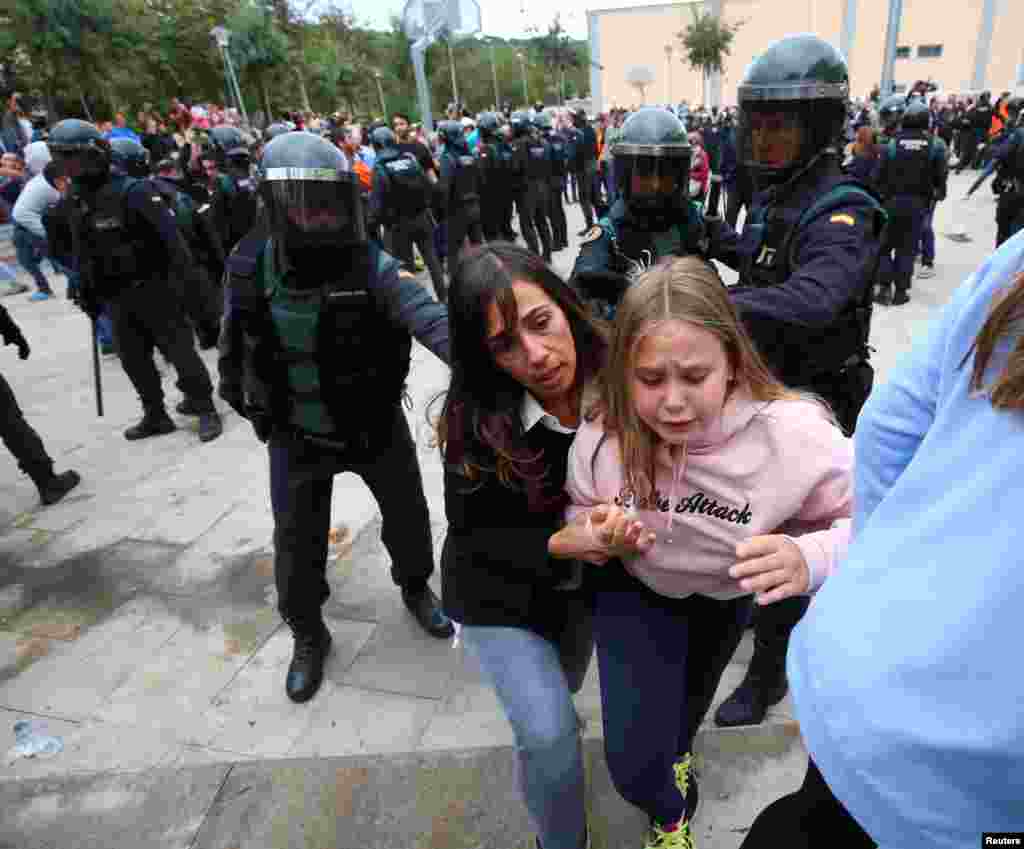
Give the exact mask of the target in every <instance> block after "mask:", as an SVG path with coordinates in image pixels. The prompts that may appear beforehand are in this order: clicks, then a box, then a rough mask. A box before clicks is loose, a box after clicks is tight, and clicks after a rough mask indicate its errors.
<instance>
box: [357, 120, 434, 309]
mask: <svg viewBox="0 0 1024 849" xmlns="http://www.w3.org/2000/svg"><path fill="white" fill-rule="evenodd" d="M370 141H371V142H372V144H373V149H374V150H375V151H376V152H377V159H376V162H375V163H374V166H373V190H372V193H371V195H370V220H371V222H372V223H371V226H370V229H371V232H372V231H373V229H374V227H375V226H376V225H377V224H383V225H384V228H385V230H386V233H387V241H386V242H385V244H386V245H387V246H388V250H389V251H390V253H391V254H392V256H395V257H397V258H398V259H400V260H401V261H402V265H403V266H404V268H405V270H406V271H408V272H409V273H410V274H415V273H416V264H415V260H414V258H413V253H412V250H413V244H415V245H416V247H417V248H418V249H419V252H420V256H422V257H423V262H424V263H426V266H427V268H428V269H429V270H430V279H431V280H432V281H433V282H434V291H435V292H436V293H437V299H438V300H439V301H444V300H446V296H447V289H446V287H445V282H444V272H443V271H442V270H441V263H440V261H439V260H438V258H437V252H436V251H435V250H434V220H433V218H432V217H431V215H430V201H431V195H432V193H433V186H432V184H431V182H430V180H429V179H428V178H427V175H426V173H425V172H424V171H423V168H422V167H420V164H419V162H417V161H416V157H415V156H413V155H412V154H411V153H402V152H401V151H400V150H399V149H398V140H397V139H396V138H395V134H394V133H393V132H391V130H389V129H388V128H387V127H378V128H377V129H375V130H374V131H373V132H372V133H370Z"/></svg>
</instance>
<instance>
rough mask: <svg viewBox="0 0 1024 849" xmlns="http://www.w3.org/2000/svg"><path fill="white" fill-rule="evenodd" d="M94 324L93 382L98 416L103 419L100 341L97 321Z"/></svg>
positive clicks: (92, 320) (93, 321) (93, 320)
mask: <svg viewBox="0 0 1024 849" xmlns="http://www.w3.org/2000/svg"><path fill="white" fill-rule="evenodd" d="M91 323H92V338H91V340H90V343H91V345H92V380H93V388H94V389H95V390H96V415H97V416H99V417H100V418H103V378H102V377H101V375H100V339H99V333H98V331H97V328H96V319H95V318H94V319H91Z"/></svg>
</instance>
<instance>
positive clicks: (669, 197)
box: [613, 144, 693, 215]
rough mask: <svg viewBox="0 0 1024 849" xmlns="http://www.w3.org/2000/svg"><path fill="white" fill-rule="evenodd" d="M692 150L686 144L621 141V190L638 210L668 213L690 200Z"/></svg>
mask: <svg viewBox="0 0 1024 849" xmlns="http://www.w3.org/2000/svg"><path fill="white" fill-rule="evenodd" d="M692 153H693V152H692V149H691V148H690V147H689V146H688V145H683V144H665V145H647V144H617V145H615V147H614V151H613V154H614V156H615V170H616V175H617V189H618V191H619V193H620V195H621V196H622V198H623V200H624V201H625V202H626V204H627V206H629V208H630V210H631V211H633V212H634V213H637V214H641V215H644V214H646V215H659V214H667V213H670V212H672V211H673V210H677V209H680V208H681V207H682V206H683V205H684V204H685V203H686V193H687V186H688V182H689V178H690V163H691V159H692Z"/></svg>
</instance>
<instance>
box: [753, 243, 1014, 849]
mask: <svg viewBox="0 0 1024 849" xmlns="http://www.w3.org/2000/svg"><path fill="white" fill-rule="evenodd" d="M1022 310H1024V233H1020V234H1018V235H1017V236H1015V237H1014V238H1012V239H1010V240H1009V241H1007V242H1006V243H1005V244H1004V245H1003V246H1002V247H1001V248H1000V249H999V250H998V251H997V252H996V253H995V254H993V255H992V256H991V257H989V259H988V260H986V261H985V263H984V264H983V265H982V266H981V267H980V268H979V269H978V270H977V271H976V272H975V273H974V274H973V275H971V277H969V278H968V279H967V281H966V282H964V283H963V285H961V286H960V288H959V289H958V290H957V291H956V292H955V293H954V295H953V297H952V299H951V301H950V302H949V303H948V304H947V305H946V307H945V308H944V309H943V311H942V313H941V314H940V315H939V317H938V319H937V320H936V321H935V322H934V324H933V325H932V326H931V328H930V330H929V331H928V333H927V335H926V336H923V337H922V338H921V339H920V340H918V341H917V343H916V344H915V345H914V347H913V349H912V350H911V351H910V352H909V353H908V354H907V355H906V356H905V358H904V359H903V361H902V362H901V363H900V365H899V366H898V367H897V368H896V370H895V371H894V373H893V374H892V376H891V377H890V379H889V380H888V382H886V383H885V384H883V385H882V386H880V387H878V388H877V389H876V390H875V391H874V393H873V394H872V395H871V397H870V398H869V399H868V401H867V403H866V404H865V406H864V409H863V411H862V412H861V415H860V419H859V421H858V423H857V431H856V434H855V436H854V444H855V454H856V459H855V465H854V489H855V504H854V517H853V529H852V536H851V541H850V544H849V548H848V550H847V553H846V556H845V558H839V559H838V563H839V565H838V566H837V568H836V569H835V572H834V574H832V575H831V576H830V577H828V579H827V580H826V581H825V582H824V586H823V587H822V589H821V590H820V591H819V592H818V593H817V594H816V596H815V598H814V601H813V603H812V604H811V606H810V609H809V610H808V612H807V614H806V615H805V616H804V618H803V620H802V621H801V622H800V624H799V625H798V626H797V628H796V630H795V631H794V632H793V636H792V639H791V641H790V647H789V654H788V657H787V673H788V675H789V682H790V687H791V689H792V693H793V700H794V702H795V705H796V715H797V718H798V719H799V721H800V728H801V731H802V733H803V737H804V741H805V743H806V746H807V749H808V751H809V753H810V758H811V762H810V764H809V767H808V772H807V778H806V779H805V781H804V784H803V786H802V787H801V788H800V790H799V791H797V792H796V793H795V794H793V795H791V796H787V797H785V798H783V799H780V800H778V801H776V802H774V803H773V804H772V805H770V806H769V807H768V808H766V809H765V810H764V811H763V812H762V813H761V815H760V816H759V817H758V819H757V820H756V821H755V823H754V825H753V827H752V828H751V831H750V832H749V834H748V835H747V839H746V840H745V841H744V842H743V849H754V848H755V847H761V846H765V847H768V846H771V847H776V846H786V847H805V846H824V845H832V844H836V845H838V844H839V843H843V844H844V846H847V847H851V849H852V847H857V846H864V847H867V846H875V845H877V846H881V847H886V849H909V847H913V846H928V847H937V849H947V847H948V849H953V847H956V849H961V847H967V846H979V845H981V835H982V833H983V832H1018V833H1019V832H1021V831H1024V674H1022V667H1021V661H1020V657H1021V647H1022V644H1024V640H1022V638H1021V619H1022V616H1024V613H1022V601H1024V555H1022V551H1024V356H1022V355H1024V336H1022V332H1021V331H1022V327H1021V323H1020V316H1021V312H1022ZM733 568H736V567H733Z"/></svg>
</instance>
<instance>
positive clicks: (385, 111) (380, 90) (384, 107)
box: [373, 71, 388, 118]
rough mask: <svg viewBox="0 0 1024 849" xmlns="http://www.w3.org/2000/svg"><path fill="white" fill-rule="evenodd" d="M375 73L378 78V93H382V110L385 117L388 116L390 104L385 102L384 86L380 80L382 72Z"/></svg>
mask: <svg viewBox="0 0 1024 849" xmlns="http://www.w3.org/2000/svg"><path fill="white" fill-rule="evenodd" d="M373 75H374V76H375V77H376V78H377V94H379V95H380V111H381V113H382V114H383V115H384V117H385V118H387V116H388V105H387V103H385V102H384V86H383V85H382V84H381V81H380V78H381V73H380V71H374V72H373Z"/></svg>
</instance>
